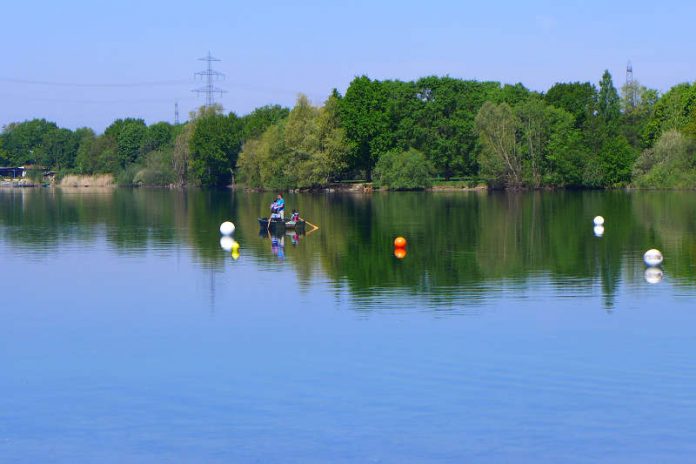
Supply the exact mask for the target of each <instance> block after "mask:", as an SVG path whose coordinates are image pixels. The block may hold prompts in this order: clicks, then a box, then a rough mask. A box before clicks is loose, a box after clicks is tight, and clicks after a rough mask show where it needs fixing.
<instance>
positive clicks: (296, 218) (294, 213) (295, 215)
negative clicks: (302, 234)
mask: <svg viewBox="0 0 696 464" xmlns="http://www.w3.org/2000/svg"><path fill="white" fill-rule="evenodd" d="M301 220H302V218H301V217H300V212H299V211H297V210H296V209H293V210H292V216H290V221H291V222H294V223H295V224H297V223H298V222H299V221H301Z"/></svg>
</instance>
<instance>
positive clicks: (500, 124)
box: [476, 101, 522, 188]
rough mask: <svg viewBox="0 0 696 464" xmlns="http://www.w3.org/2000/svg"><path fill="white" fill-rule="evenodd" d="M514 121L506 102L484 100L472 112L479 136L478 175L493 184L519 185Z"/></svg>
mask: <svg viewBox="0 0 696 464" xmlns="http://www.w3.org/2000/svg"><path fill="white" fill-rule="evenodd" d="M517 126H518V120H517V118H516V116H515V113H514V112H513V110H512V108H511V107H510V105H508V104H507V103H499V104H495V103H492V102H490V101H487V102H486V103H484V104H483V106H482V107H481V109H480V110H479V112H478V114H477V115H476V129H477V130H478V133H479V135H480V136H481V141H482V143H483V151H482V152H481V158H480V164H481V174H483V175H484V176H487V177H488V178H489V179H490V180H492V181H493V183H495V184H498V185H504V186H507V187H512V188H518V187H521V186H522V157H521V154H520V152H519V150H518V146H517V141H516V139H515V135H516V130H517Z"/></svg>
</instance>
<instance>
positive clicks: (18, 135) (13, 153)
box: [2, 119, 58, 166]
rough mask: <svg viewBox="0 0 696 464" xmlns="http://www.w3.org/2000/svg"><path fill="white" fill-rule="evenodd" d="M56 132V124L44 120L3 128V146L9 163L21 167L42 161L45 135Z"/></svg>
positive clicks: (9, 125)
mask: <svg viewBox="0 0 696 464" xmlns="http://www.w3.org/2000/svg"><path fill="white" fill-rule="evenodd" d="M57 130H58V126H57V125H56V123H54V122H49V121H46V120H45V119H32V120H31V121H24V122H19V123H10V124H8V125H7V126H5V128H4V130H3V133H2V137H3V146H4V149H5V151H6V152H7V154H8V158H9V161H10V163H11V164H13V165H15V166H22V165H25V164H36V163H38V162H39V161H44V160H45V157H47V155H46V154H45V152H46V147H45V146H44V143H45V142H46V140H47V134H49V133H51V132H53V131H57ZM49 137H50V136H49Z"/></svg>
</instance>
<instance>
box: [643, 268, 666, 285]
mask: <svg viewBox="0 0 696 464" xmlns="http://www.w3.org/2000/svg"><path fill="white" fill-rule="evenodd" d="M662 277H664V274H663V272H662V269H660V268H659V267H649V268H647V269H646V270H645V281H646V282H647V283H649V284H659V283H660V282H662Z"/></svg>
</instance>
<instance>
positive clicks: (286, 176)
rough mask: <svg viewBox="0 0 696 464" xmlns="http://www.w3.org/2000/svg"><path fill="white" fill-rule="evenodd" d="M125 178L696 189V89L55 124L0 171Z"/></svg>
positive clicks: (400, 85)
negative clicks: (96, 125)
mask: <svg viewBox="0 0 696 464" xmlns="http://www.w3.org/2000/svg"><path fill="white" fill-rule="evenodd" d="M32 163H33V164H38V165H42V166H46V167H51V168H53V169H56V170H59V171H61V172H66V173H67V172H72V173H81V174H92V173H114V174H115V175H116V177H117V178H118V180H119V183H122V184H136V185H137V184H142V185H172V184H173V185H179V186H184V185H198V186H204V187H208V186H222V185H227V184H229V183H230V182H233V181H235V182H241V183H243V184H245V185H247V186H249V187H252V188H266V189H289V188H318V187H325V186H327V185H330V184H332V183H334V182H337V181H342V180H353V179H360V180H367V181H373V182H374V183H375V184H376V185H378V186H384V187H387V188H395V189H414V188H423V187H428V186H429V185H430V184H431V182H432V181H433V178H436V179H437V178H440V179H443V180H449V179H452V178H466V179H475V180H481V181H485V182H486V183H488V184H489V185H490V186H492V187H500V188H509V189H518V188H563V187H568V188H600V187H609V188H611V187H623V186H629V185H635V186H639V187H657V188H660V187H663V188H669V187H678V188H691V187H696V84H690V83H683V84H678V85H676V86H674V87H672V88H671V89H669V90H668V91H667V92H665V93H664V94H660V93H659V92H657V91H656V90H653V89H648V88H646V87H644V86H642V85H640V84H639V83H638V82H636V81H633V82H629V83H626V84H625V85H624V86H622V87H621V89H620V90H618V89H617V88H616V86H615V85H614V82H613V80H612V77H611V75H610V73H609V72H608V71H605V72H604V74H603V75H602V77H601V80H600V81H599V85H598V86H595V85H594V84H592V83H590V82H570V83H557V84H555V85H553V86H552V87H551V88H550V89H548V90H547V91H546V92H536V91H532V90H529V89H527V88H526V87H524V86H523V85H522V84H515V85H508V84H505V85H503V84H501V83H499V82H493V81H483V82H482V81H474V80H462V79H455V78H451V77H435V76H431V77H424V78H421V79H418V80H416V81H399V80H384V81H380V80H373V79H370V78H368V77H367V76H360V77H356V78H355V79H354V80H353V81H352V82H351V83H350V85H349V87H348V88H347V90H346V92H345V94H344V95H341V94H340V93H339V92H338V91H336V90H334V91H333V92H332V93H331V95H330V96H329V97H328V98H327V99H326V101H325V102H324V103H323V104H322V105H321V106H314V105H312V104H311V103H310V102H309V100H308V99H307V97H305V96H303V95H300V96H299V97H298V99H297V102H296V104H295V106H294V107H293V108H291V109H290V108H283V107H280V106H277V105H276V106H264V107H261V108H258V109H256V110H255V111H253V112H252V113H250V114H248V115H245V116H242V117H239V116H237V115H236V114H234V113H229V114H224V113H223V112H222V109H221V108H220V107H217V106H213V107H210V108H201V109H200V110H198V111H197V112H196V113H195V114H192V115H191V119H190V121H189V122H187V123H185V124H180V125H171V124H168V123H165V122H160V123H156V124H152V125H150V126H147V125H146V124H145V123H144V121H143V120H141V119H132V118H129V119H119V120H117V121H115V122H114V123H113V124H111V125H110V126H109V127H108V128H107V129H106V130H105V131H104V133H103V134H100V135H96V134H95V133H94V131H92V130H91V129H88V128H82V129H77V130H75V131H70V130H68V129H63V128H59V127H58V126H57V125H56V124H55V123H52V122H48V121H45V120H42V119H41V120H40V119H36V120H32V121H26V122H21V123H12V124H9V125H7V126H6V127H5V128H4V129H3V131H2V134H0V164H12V165H23V164H32Z"/></svg>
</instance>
